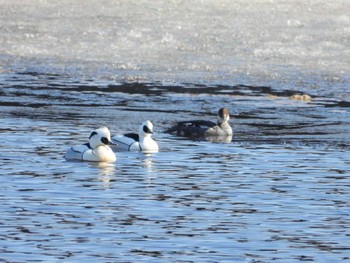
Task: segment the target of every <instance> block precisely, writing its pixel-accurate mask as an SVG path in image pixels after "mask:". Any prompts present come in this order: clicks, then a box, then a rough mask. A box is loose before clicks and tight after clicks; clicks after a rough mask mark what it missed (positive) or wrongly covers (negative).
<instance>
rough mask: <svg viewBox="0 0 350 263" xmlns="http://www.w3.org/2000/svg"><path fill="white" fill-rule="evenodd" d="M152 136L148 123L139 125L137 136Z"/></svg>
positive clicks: (150, 124)
mask: <svg viewBox="0 0 350 263" xmlns="http://www.w3.org/2000/svg"><path fill="white" fill-rule="evenodd" d="M152 134H153V124H152V122H150V121H145V122H144V123H142V124H141V125H140V128H139V136H143V137H145V136H147V135H148V136H151V135H152Z"/></svg>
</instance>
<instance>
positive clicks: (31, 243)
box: [0, 72, 350, 262]
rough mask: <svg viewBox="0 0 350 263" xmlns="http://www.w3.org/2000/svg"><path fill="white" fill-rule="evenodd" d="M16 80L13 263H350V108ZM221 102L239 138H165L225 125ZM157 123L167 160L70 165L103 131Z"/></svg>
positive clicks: (6, 199)
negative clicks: (192, 124) (218, 121)
mask: <svg viewBox="0 0 350 263" xmlns="http://www.w3.org/2000/svg"><path fill="white" fill-rule="evenodd" d="M4 84H5V85H4V87H5V88H4V89H2V91H1V112H2V114H1V123H2V126H1V141H0V149H1V159H0V162H1V176H0V180H1V185H2V191H1V194H0V195H1V202H0V210H1V215H0V227H1V228H0V229H1V232H0V247H1V256H0V259H1V260H2V261H4V262H6V261H7V262H24V261H34V262H35V261H45V262H48V261H50V262H52V261H53V262H62V261H64V262H82V261H84V262H140V261H145V262H171V261H178V262H271V261H276V262H296V261H314V262H340V261H344V262H345V261H350V257H349V254H350V246H349V239H350V236H349V233H350V231H349V228H350V226H349V220H350V212H349V211H350V210H349V200H350V194H349V192H350V178H349V172H350V169H349V167H350V156H349V123H348V118H347V117H346V116H348V114H349V107H348V104H347V103H346V102H341V101H336V100H329V99H325V98H322V97H319V98H318V97H315V98H313V100H312V101H299V100H293V99H290V95H291V94H293V91H288V92H281V91H277V90H273V89H271V88H268V87H248V86H232V87H230V86H225V87H224V86H202V85H201V86H198V85H191V84H185V85H178V86H164V85H162V84H157V83H144V84H141V83H129V84H128V83H123V84H122V83H107V82H105V83H102V82H99V81H94V80H81V81H80V82H79V81H78V80H73V79H69V78H65V77H64V76H47V75H40V74H34V73H33V72H26V73H23V74H14V75H7V76H6V77H5V78H4ZM189 105H190V106H189ZM208 105H210V107H209V106H208ZM221 105H225V106H227V107H228V108H229V109H230V111H231V115H232V119H231V123H232V124H233V126H234V130H235V135H234V137H233V140H232V142H229V143H215V142H209V141H206V140H191V139H187V138H181V137H176V136H173V135H170V134H166V133H164V132H163V131H164V130H165V129H166V128H167V127H169V126H170V125H171V124H172V123H173V121H175V120H178V119H188V118H190V117H193V118H199V117H203V118H208V119H215V111H216V109H217V108H218V107H220V106H221ZM209 108H210V110H208V109H209ZM211 109H213V110H212V111H211ZM146 119H151V120H152V121H153V122H154V123H155V130H156V134H155V138H156V139H157V141H158V143H159V145H160V148H161V151H160V152H159V153H155V154H149V155H147V154H142V153H129V152H120V153H118V155H117V158H118V160H117V162H116V163H114V164H94V163H84V162H67V161H65V160H64V159H63V154H64V152H65V150H66V149H67V148H68V147H69V146H70V145H75V144H79V143H83V142H86V140H87V137H88V135H89V133H90V131H91V130H92V129H93V128H95V127H97V126H98V125H101V124H106V125H108V126H109V127H110V129H111V131H112V133H121V132H129V131H133V130H136V129H137V128H138V125H139V124H140V123H141V122H142V121H144V120H146Z"/></svg>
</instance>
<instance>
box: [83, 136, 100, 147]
mask: <svg viewBox="0 0 350 263" xmlns="http://www.w3.org/2000/svg"><path fill="white" fill-rule="evenodd" d="M96 134H97V133H96ZM84 145H85V146H87V147H88V148H89V149H92V148H91V146H90V143H88V142H87V143H84Z"/></svg>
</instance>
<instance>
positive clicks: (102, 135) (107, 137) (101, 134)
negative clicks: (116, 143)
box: [89, 127, 113, 149]
mask: <svg viewBox="0 0 350 263" xmlns="http://www.w3.org/2000/svg"><path fill="white" fill-rule="evenodd" d="M89 144H90V147H91V148H92V149H94V148H96V147H98V146H101V145H109V144H113V143H112V141H111V133H110V132H109V130H108V128H107V127H100V128H98V129H96V130H94V131H93V132H91V134H90V137H89Z"/></svg>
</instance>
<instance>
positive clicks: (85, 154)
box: [64, 127, 117, 162]
mask: <svg viewBox="0 0 350 263" xmlns="http://www.w3.org/2000/svg"><path fill="white" fill-rule="evenodd" d="M111 143H112V142H111V135H110V132H109V130H108V128H107V127H101V128H99V129H96V130H94V131H93V132H91V134H90V137H89V143H86V144H83V145H77V146H73V147H71V148H69V149H68V151H67V152H66V154H65V155H64V158H66V160H75V161H90V162H115V161H116V160H117V158H116V156H115V153H114V152H113V151H112V149H111V148H110V147H109V146H108V145H109V144H111Z"/></svg>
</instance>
